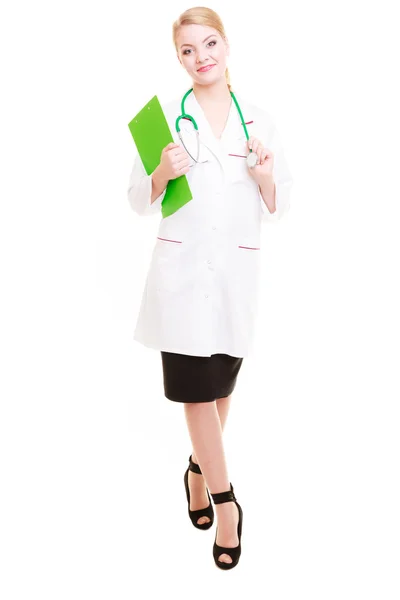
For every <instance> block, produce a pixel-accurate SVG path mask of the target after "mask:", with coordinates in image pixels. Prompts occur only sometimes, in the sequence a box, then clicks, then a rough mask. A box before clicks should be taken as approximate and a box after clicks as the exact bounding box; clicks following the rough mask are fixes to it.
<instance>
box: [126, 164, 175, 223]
mask: <svg viewBox="0 0 400 600" xmlns="http://www.w3.org/2000/svg"><path fill="white" fill-rule="evenodd" d="M151 192H152V181H151V174H150V175H147V173H146V171H145V168H144V166H143V163H142V160H141V158H140V156H139V154H137V156H136V158H135V162H134V164H133V168H132V172H131V176H130V180H129V187H128V201H129V204H130V205H131V207H132V210H134V211H135V213H137V214H138V215H139V216H141V217H148V216H151V215H154V214H157V213H160V212H161V202H162V201H163V198H164V196H165V192H166V189H165V190H164V191H163V192H162V194H161V195H160V196H158V198H156V199H155V200H154V202H153V203H152V204H151Z"/></svg>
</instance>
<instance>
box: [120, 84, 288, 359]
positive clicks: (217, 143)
mask: <svg viewBox="0 0 400 600" xmlns="http://www.w3.org/2000/svg"><path fill="white" fill-rule="evenodd" d="M235 95H236V98H237V100H238V103H239V106H240V107H241V110H242V113H243V118H244V120H245V122H246V123H248V124H247V129H248V132H249V135H250V136H252V135H253V136H255V137H256V138H258V139H260V140H261V141H262V143H263V145H264V146H265V147H267V148H268V149H270V150H271V151H272V152H273V153H274V171H273V175H274V181H275V184H276V207H277V208H276V211H275V212H274V213H272V214H271V213H270V212H269V210H268V208H267V206H266V205H265V203H264V201H263V199H262V196H261V194H260V192H259V187H258V185H257V184H256V182H255V181H254V180H253V179H252V177H251V175H250V174H249V172H248V167H247V164H246V159H245V158H243V157H244V156H247V154H248V150H247V140H246V136H245V133H244V129H243V126H242V124H241V121H240V117H239V114H238V111H237V109H236V105H235V103H234V102H233V101H232V104H231V110H230V113H229V116H228V120H227V123H226V126H225V129H224V132H223V135H222V137H221V139H219V140H218V139H217V138H216V137H215V136H214V134H213V132H212V130H211V127H210V125H209V123H208V121H207V119H206V117H205V115H204V112H203V110H202V108H201V106H200V104H199V103H198V102H197V100H196V98H195V95H194V93H193V92H192V93H191V94H189V96H188V97H187V99H186V101H185V111H186V113H188V114H190V115H192V116H193V117H194V118H195V120H196V122H197V125H198V128H199V133H200V139H201V142H202V143H201V154H200V160H204V159H205V158H207V159H208V162H206V163H205V164H194V165H193V166H192V167H191V169H190V172H189V173H188V174H187V175H186V176H187V178H188V182H189V186H190V188H191V191H192V195H193V199H192V200H190V201H189V202H188V203H187V204H185V205H184V206H183V207H182V208H180V209H179V210H178V211H177V212H175V213H174V214H173V215H170V216H169V217H166V218H162V216H161V202H162V200H163V198H164V195H165V191H164V192H163V193H162V194H161V196H159V197H158V198H157V199H156V200H155V201H154V202H153V204H151V203H150V198H151V190H152V183H151V175H147V174H146V172H145V170H144V167H143V164H142V161H141V160H140V158H139V156H136V160H135V163H134V166H133V169H132V173H131V177H130V182H129V188H128V200H129V203H130V205H131V207H132V209H133V210H134V211H135V212H136V213H137V214H138V215H141V216H148V215H154V214H158V215H159V216H160V223H159V229H158V233H157V238H156V239H155V244H154V249H153V253H152V257H151V261H150V266H149V270H148V274H147V278H146V282H145V287H144V290H143V295H142V301H141V306H140V310H139V315H138V318H137V323H136V327H135V331H134V335H133V339H134V340H136V341H138V342H139V343H141V344H143V345H145V346H147V347H150V348H154V349H157V350H164V351H168V352H177V353H180V354H191V355H194V356H211V355H212V354H215V353H225V354H230V355H231V356H234V357H246V356H249V355H250V354H252V352H253V341H254V331H255V324H256V314H257V309H258V283H259V263H260V250H261V248H260V234H261V231H260V227H261V224H262V223H263V222H266V221H277V220H279V219H280V218H281V217H282V215H283V214H284V213H285V212H286V211H287V210H288V208H289V198H290V190H291V187H292V184H293V179H292V176H291V173H290V171H289V168H288V165H287V162H286V159H285V157H284V153H283V150H282V147H281V143H280V139H279V134H278V132H277V129H276V127H275V124H274V123H273V120H272V119H271V117H270V115H269V114H268V113H267V112H266V111H264V110H262V109H260V108H257V107H256V106H254V105H253V104H250V103H248V102H246V101H245V100H244V99H243V98H242V97H241V96H240V95H239V94H235ZM182 96H183V94H182ZM182 96H180V97H179V98H177V99H175V100H173V101H171V102H169V103H167V104H165V105H163V106H162V108H163V110H164V113H165V116H166V118H167V121H168V124H169V127H170V130H171V132H172V135H173V137H174V141H175V142H176V143H180V140H179V138H178V135H177V133H176V129H175V121H176V118H177V117H178V116H179V115H180V114H181V99H182ZM180 125H181V131H182V132H183V133H182V135H183V136H184V140H185V143H186V145H187V147H188V148H189V150H190V149H191V148H193V152H191V153H192V154H193V156H196V152H195V149H196V145H195V144H194V143H193V142H194V141H195V137H194V135H195V134H194V129H193V126H192V124H191V122H190V121H188V120H184V119H182V120H181V121H180ZM186 140H187V141H186ZM191 163H193V161H191Z"/></svg>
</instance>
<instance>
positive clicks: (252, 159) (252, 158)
mask: <svg viewBox="0 0 400 600" xmlns="http://www.w3.org/2000/svg"><path fill="white" fill-rule="evenodd" d="M246 160H247V165H248V167H249V168H250V169H253V168H254V167H255V166H256V164H257V160H258V157H257V153H256V152H250V154H248V155H247V159H246Z"/></svg>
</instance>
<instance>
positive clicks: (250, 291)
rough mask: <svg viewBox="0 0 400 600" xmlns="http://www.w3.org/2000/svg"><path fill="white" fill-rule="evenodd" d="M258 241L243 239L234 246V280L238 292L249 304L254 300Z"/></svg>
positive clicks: (258, 254) (258, 261) (258, 263)
mask: <svg viewBox="0 0 400 600" xmlns="http://www.w3.org/2000/svg"><path fill="white" fill-rule="evenodd" d="M260 250H261V249H260V246H259V243H248V242H247V241H243V243H242V244H238V245H237V247H236V248H235V256H236V273H237V277H236V281H237V285H238V289H239V290H240V292H239V293H241V294H243V297H244V298H245V299H247V300H248V301H249V303H250V305H251V304H252V303H253V301H255V300H256V298H255V296H256V294H257V289H258V280H259V271H260V269H259V267H260V255H261V253H260Z"/></svg>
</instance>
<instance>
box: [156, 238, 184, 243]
mask: <svg viewBox="0 0 400 600" xmlns="http://www.w3.org/2000/svg"><path fill="white" fill-rule="evenodd" d="M157 239H158V240H162V241H163V242H175V244H182V242H180V241H179V240H168V239H167V238H162V237H158V236H157Z"/></svg>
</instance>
